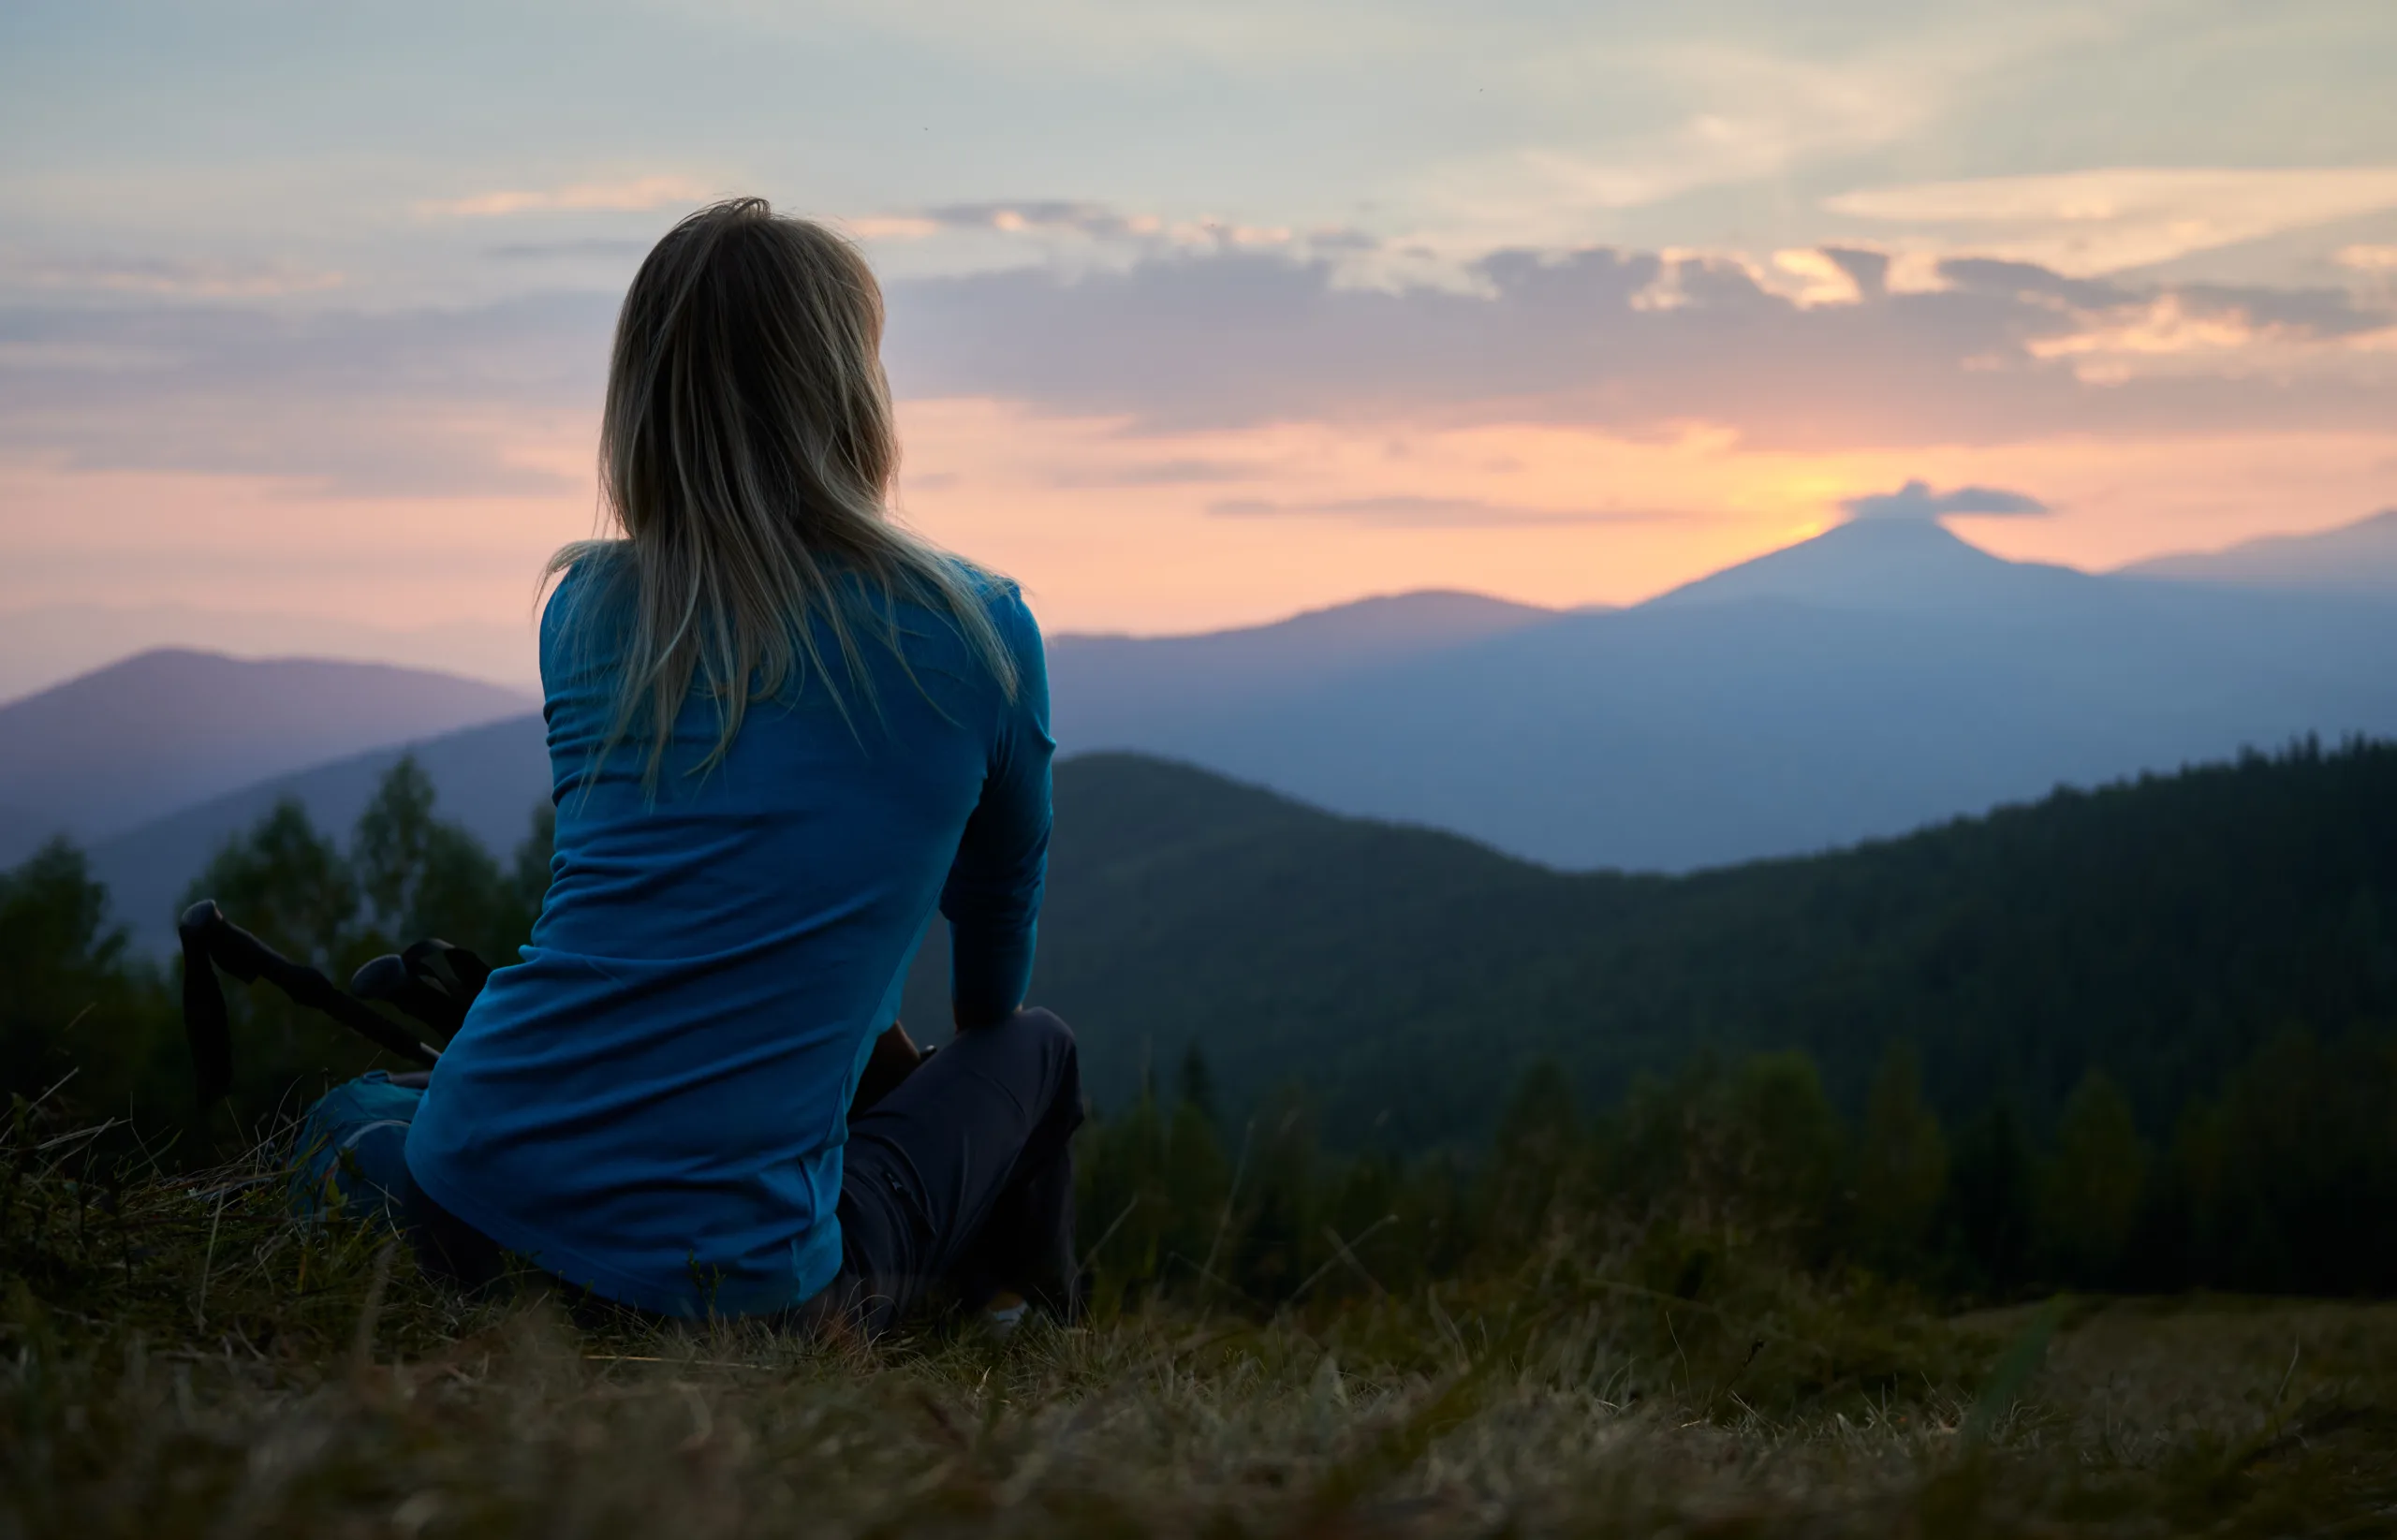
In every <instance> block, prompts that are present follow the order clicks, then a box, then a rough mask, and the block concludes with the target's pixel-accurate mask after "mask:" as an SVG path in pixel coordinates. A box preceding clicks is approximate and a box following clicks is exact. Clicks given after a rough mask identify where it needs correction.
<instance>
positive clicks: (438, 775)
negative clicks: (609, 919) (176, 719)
mask: <svg viewBox="0 0 2397 1540" xmlns="http://www.w3.org/2000/svg"><path fill="white" fill-rule="evenodd" d="M403 753H412V754H414V755H416V756H417V759H418V760H419V762H420V763H421V764H422V765H423V766H424V768H425V770H426V771H427V772H428V773H429V774H430V775H431V776H432V777H433V783H434V785H435V786H437V787H438V788H440V802H439V806H438V811H439V813H440V814H441V816H443V817H445V818H448V819H450V820H452V821H454V822H457V823H461V824H463V825H464V826H465V827H466V829H468V830H469V831H470V832H472V833H473V834H474V836H475V837H476V838H477V839H478V840H480V841H481V842H482V843H484V845H486V846H487V847H489V848H490V849H491V850H493V852H495V853H497V854H499V855H501V856H505V855H507V853H508V852H509V851H510V850H512V849H513V848H514V847H515V845H516V843H517V842H518V841H520V840H522V838H523V837H524V834H525V831H526V830H527V829H529V828H530V827H531V821H532V815H533V810H534V809H535V808H536V807H537V806H538V805H539V804H540V803H541V802H543V801H546V800H547V799H548V798H549V794H550V758H549V749H548V746H547V744H546V742H545V741H544V739H543V736H542V727H541V718H540V716H539V715H538V714H537V713H536V714H532V715H517V716H511V717H506V718H503V719H502V720H500V721H497V722H493V723H487V724H485V725H484V726H478V727H469V728H466V729H464V730H463V731H460V732H455V733H449V734H447V735H445V736H443V737H440V738H435V739H432V740H429V741H422V742H419V743H416V744H413V745H410V746H409V747H407V748H405V749H402V748H399V747H388V748H380V749H374V750H370V751H368V752H367V753H365V754H360V755H352V756H351V757H349V758H346V759H340V760H336V761H334V762H333V763H331V764H329V765H317V766H315V767H313V768H311V769H309V770H302V771H300V772H297V773H295V774H290V775H279V776H275V777H273V778H272V779H271V780H267V781H262V782H257V783H254V784H253V785H247V786H244V787H243V788H242V789H241V790H239V791H234V792H228V793H227V794H226V795H224V796H221V797H216V798H212V799H209V800H208V801H205V802H202V803H200V804H199V805H198V806H196V807H188V808H184V809H182V810H181V811H179V812H176V813H173V814H169V815H168V816H166V817H164V818H160V819H156V820H154V821H153V822H151V823H148V824H144V825H142V826H141V827H140V828H139V829H132V830H130V831H128V832H126V833H124V834H120V835H118V836H116V837H114V838H112V839H108V840H102V841H100V842H99V843H97V844H96V845H95V846H94V847H93V850H92V864H93V869H94V874H95V875H96V876H97V877H99V879H100V880H101V881H103V882H105V883H107V884H108V887H109V895H110V900H111V901H112V902H113V903H114V905H115V912H116V915H117V917H119V918H120V919H122V920H124V921H125V923H126V924H128V925H129V926H131V928H132V930H133V939H134V944H135V945H136V946H140V947H141V948H143V949H145V950H148V951H154V952H156V951H164V950H166V949H167V948H168V947H169V946H172V945H173V941H174V915H175V906H176V904H177V903H178V902H180V901H181V899H182V896H183V892H184V887H186V886H187V885H188V884H189V883H190V882H191V880H192V879H193V878H194V877H196V876H198V875H199V872H200V869H201V868H202V867H204V866H206V865H207V864H208V859H209V858H210V857H211V856H213V855H214V854H215V853H216V851H217V849H218V848H219V847H220V846H222V845H223V844H224V843H225V842H226V841H227V840H228V839H230V838H232V837H233V836H234V835H236V834H238V833H240V832H241V831H243V829H248V828H249V827H250V826H251V825H253V824H255V823H257V821H258V819H259V818H261V817H263V816H264V815H265V814H267V812H268V811H269V810H270V809H272V807H273V806H274V804H275V802H276V800H277V799H281V798H284V797H295V798H297V799H299V800H300V802H301V805H302V806H303V807H305V808H306V809H307V810H308V815H309V817H310V818H311V819H312V820H313V821H314V822H315V823H316V827H317V828H318V829H323V830H324V831H325V832H327V833H329V834H331V835H333V836H335V837H336V838H339V839H342V840H344V841H346V840H347V839H348V837H349V830H350V826H351V825H353V824H355V823H356V822H357V821H358V815H359V814H360V812H361V811H363V810H364V808H365V806H366V800H367V799H368V798H369V797H371V796H372V795H373V794H374V791H375V783H376V782H378V781H379V780H381V779H382V776H383V772H384V771H385V770H389V769H390V767H391V765H392V764H393V763H394V762H395V761H397V760H398V758H399V757H400V755H402V754H403Z"/></svg>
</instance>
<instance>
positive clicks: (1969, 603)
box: [1648, 519, 2106, 615]
mask: <svg viewBox="0 0 2397 1540" xmlns="http://www.w3.org/2000/svg"><path fill="white" fill-rule="evenodd" d="M2105 588H2106V583H2105V579H2100V578H2093V577H2091V576H2090V575H2089V574H2087V573H2085V572H2078V571H2075V570H2074V569H2072V568H2071V567H2066V566H2049V565H2042V564H2039V563H2034V562H2009V561H2007V560H2006V559H2005V558H2004V557H2001V556H1993V555H1991V554H1990V553H1989V552H1988V551H1985V550H1981V549H1980V548H1979V547H1978V546H1975V545H1972V544H1970V543H1969V542H1967V541H1965V540H1964V539H1963V538H1962V537H1960V536H1959V535H1956V534H1954V533H1953V532H1952V531H1950V530H1948V528H1947V527H1946V526H1945V525H1943V524H1941V523H1939V522H1938V521H1936V520H1930V519H1859V520H1854V521H1850V522H1848V523H1845V524H1839V525H1835V526H1833V527H1832V528H1831V529H1829V530H1827V531H1825V532H1824V533H1823V534H1821V535H1816V536H1815V537H1814V538H1812V539H1810V540H1804V541H1801V542H1800V543H1799V544H1797V545H1794V546H1789V547H1786V548H1784V549H1783V550H1775V551H1771V552H1768V553H1767V554H1765V555H1762V556H1758V557H1757V558H1755V559H1754V560H1752V561H1746V562H1742V563H1740V564H1739V565H1736V566H1728V567H1725V568H1724V569H1723V570H1722V571H1720V572H1716V573H1713V574H1711V575H1709V576H1707V577H1704V578H1700V579H1698V580H1697V581H1695V582H1690V583H1684V584H1683V585H1682V586H1681V587H1679V588H1676V589H1673V590H1671V591H1670V592H1669V593H1666V594H1659V595H1658V596H1656V597H1655V598H1654V599H1651V600H1649V601H1648V608H1651V609H1672V608H1676V607H1679V606H1683V605H1695V604H1728V603H1737V602H1741V601H1747V600H1757V599H1782V600H1787V601H1790V602H1793V603H1798V604H1808V605H1817V606H1822V607H1825V608H1830V609H1864V610H1871V611H1874V612H1876V613H1887V614H1898V615H1957V614H2014V615H2020V614H2021V613H2022V612H2023V611H2024V610H2026V609H2051V608H2055V607H2059V606H2071V605H2074V604H2085V603H2091V602H2101V601H2100V600H2099V595H2100V594H2102V593H2103V591H2104V590H2105Z"/></svg>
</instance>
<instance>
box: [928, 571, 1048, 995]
mask: <svg viewBox="0 0 2397 1540" xmlns="http://www.w3.org/2000/svg"><path fill="white" fill-rule="evenodd" d="M994 608H995V610H996V612H995V613H994V614H993V617H992V618H993V620H994V621H996V622H997V623H998V625H999V630H1000V634H1001V636H1003V637H1004V638H1006V639H1007V648H1008V651H1009V652H1010V653H1013V654H1014V656H1015V662H1016V677H1017V682H1018V689H1017V692H1016V698H1015V700H1014V701H1013V702H1012V703H1010V704H1008V705H1007V706H1006V707H1005V708H1004V710H1003V713H1002V716H1001V719H1000V726H999V730H998V732H997V734H996V735H995V741H994V742H993V746H992V751H991V764H990V770H989V771H988V773H987V774H986V776H985V777H984V779H983V783H982V800H981V802H980V803H979V804H978V806H977V807H976V808H975V810H974V815H973V816H972V817H971V818H969V819H967V820H966V824H965V835H964V838H963V840H961V841H960V842H959V843H958V847H957V860H956V862H955V863H954V864H953V865H952V866H951V867H950V868H949V884H948V886H947V887H944V888H943V889H942V891H941V898H940V912H941V913H942V914H943V915H945V916H947V917H949V1003H950V1008H951V1009H952V1010H953V1012H954V1013H955V1015H956V1018H957V1029H958V1030H959V1031H960V1032H970V1031H972V1030H973V1029H974V1028H976V1027H981V1026H988V1025H990V1024H991V1023H992V1022H993V1021H1001V1020H1005V1019H1007V1017H1009V1016H1011V1015H1013V1014H1014V1013H1015V1010H1016V1008H1017V1007H1018V1006H1020V1005H1022V1004H1023V996H1024V991H1025V990H1027V989H1028V988H1030V986H1031V983H1032V953H1033V945H1034V942H1035V939H1036V936H1037V931H1038V928H1039V919H1040V888H1041V883H1042V880H1043V879H1044V878H1045V877H1046V876H1047V874H1048V870H1049V822H1050V803H1049V761H1050V757H1051V755H1052V754H1053V753H1054V752H1055V750H1056V743H1055V742H1054V741H1052V740H1051V738H1050V736H1049V672H1048V666H1047V662H1046V660H1045V658H1044V657H1043V655H1042V653H1041V646H1040V630H1039V627H1038V626H1037V625H1036V624H1035V623H1034V622H1033V619H1032V615H1031V612H1030V611H1029V610H1027V609H1024V607H1023V600H1022V598H1021V597H1020V596H1017V595H1015V594H1009V595H1008V596H1007V600H1006V601H1005V602H1004V603H1002V604H1000V605H998V606H996V607H994Z"/></svg>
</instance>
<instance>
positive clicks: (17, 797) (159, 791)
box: [0, 651, 528, 861]
mask: <svg viewBox="0 0 2397 1540" xmlns="http://www.w3.org/2000/svg"><path fill="white" fill-rule="evenodd" d="M527 704H528V702H527V700H526V697H523V696H522V695H520V694H518V693H516V692H515V691H512V690H506V689H502V688H500V687H498V686H496V685H492V684H485V683H481V682H478V681H474V680H466V679H459V678H456V677H454V676H451V675H448V674H434V673H427V672H424V671H422V670H419V669H413V668H394V667H390V666H388V665H384V664H366V663H327V662H319V661H310V660H276V661H271V662H245V661H242V660H238V659H234V658H228V657H224V656H221V655H218V654H215V653H188V652H175V651H162V652H154V653H140V654H139V655H138V656H135V657H130V658H127V659H125V661H123V662H121V663H118V664H114V665H112V666H110V667H106V668H102V669H100V670H98V671H97V672H95V673H90V674H85V675H83V676H82V677H81V678H79V679H75V680H71V681H69V682H66V683H65V684H61V685H58V686H56V687H54V688H52V689H49V690H45V691H42V692H41V693H40V694H38V695H35V696H30V697H26V698H25V699H22V700H19V701H15V702H12V703H10V704H8V705H7V706H0V808H6V809H8V810H10V811H9V813H8V814H7V815H6V818H5V821H0V841H11V843H8V844H7V845H5V846H0V861H12V860H14V859H16V858H18V857H20V856H22V854H23V853H24V852H25V851H26V850H28V849H30V848H31V847H32V845H33V843H35V842H37V841H38V840H39V839H40V838H42V837H43V836H45V835H47V834H49V833H51V832H57V831H65V832H67V833H71V834H73V835H75V836H76V837H78V838H80V839H82V840H84V841H86V842H89V841H91V840H94V839H96V838H102V837H106V836H108V835H110V834H114V833H116V832H118V831H120V830H123V829H128V828H130V827H133V826H135V825H138V824H140V823H141V822H144V821H146V820H148V819H151V818H154V817H156V816H158V815H159V814H163V813H166V812H168V811H169V810H170V809H173V808H179V807H185V806H188V805H190V804H192V803H195V802H198V801H201V800H204V799H208V798H212V797H215V796H218V795H220V794H223V793H226V792H229V791H232V790H234V789H236V788H238V787H241V786H244V785H250V784H251V783H253V782H256V781H257V780H259V779H260V778H262V777H267V776H273V775H280V774H283V773H286V772H287V771H292V770H300V769H302V768H304V767H307V766H310V765H316V764H321V763H323V762H324V761H326V760H329V759H331V758H334V757H336V756H339V755H347V754H353V753H356V752H358V751H359V750H361V749H365V748H369V747H373V746H375V745H380V744H390V743H401V742H405V741H409V740H412V739H419V738H424V737H427V736H430V735H432V734H435V733H442V732H447V731H449V730H450V729H452V728H455V727H460V726H466V725H468V724H471V723H477V722H487V721H490V720H492V719H493V718H495V717H502V716H507V715H511V714H514V713H517V712H521V711H523V710H524V709H525V707H526V705H527ZM12 834H13V839H12V840H11V836H12Z"/></svg>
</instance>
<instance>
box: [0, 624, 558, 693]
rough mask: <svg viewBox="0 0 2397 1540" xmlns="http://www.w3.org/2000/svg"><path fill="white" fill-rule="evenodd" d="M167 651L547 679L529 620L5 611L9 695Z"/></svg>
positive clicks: (2, 636) (527, 681)
mask: <svg viewBox="0 0 2397 1540" xmlns="http://www.w3.org/2000/svg"><path fill="white" fill-rule="evenodd" d="M161 647H173V648H184V649H187V650H190V651H195V652H202V653H230V654H232V655H233V656H235V657H245V658H294V657H306V658H330V659H332V660H335V661H340V662H355V663H390V664H397V665H400V666H402V667H411V668H430V669H434V670H435V671H437V672H440V673H446V674H458V675H462V676H463V677H465V678H467V679H477V680H482V681H484V682H490V683H497V684H500V685H503V686H506V687H507V688H510V689H522V690H528V691H529V690H533V689H537V687H538V686H539V683H540V667H539V665H538V663H537V660H536V658H535V655H534V653H535V649H534V638H533V625H532V622H531V618H530V617H529V616H528V617H526V619H525V621H524V622H523V623H522V624H518V625H494V624H491V623H485V622H477V621H458V622H451V623H445V624H439V625H428V626H414V627H405V628H401V627H391V626H377V625H361V624H357V623H352V622H347V621H340V620H332V619H329V618H327V617H325V616H321V615H277V614H259V613H250V612H245V611H236V610H228V609H199V608H198V607H196V606H192V605H97V604H56V605H39V606H35V607H31V608H25V609H0V701H6V700H14V699H16V698H17V697H20V696H25V695H30V694H32V693H33V692H34V691H36V690H46V689H48V688H50V686H51V685H53V684H56V683H59V682H62V681H65V680H68V679H72V678H74V677H75V676H76V675H78V674H81V673H86V672H89V671H90V670H92V669H94V668H98V667H105V666H106V665H108V664H110V663H112V662H115V661H116V660H118V659H120V658H126V657H130V656H132V655H133V654H134V653H145V652H150V651H153V650H154V649H157V648H161Z"/></svg>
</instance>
